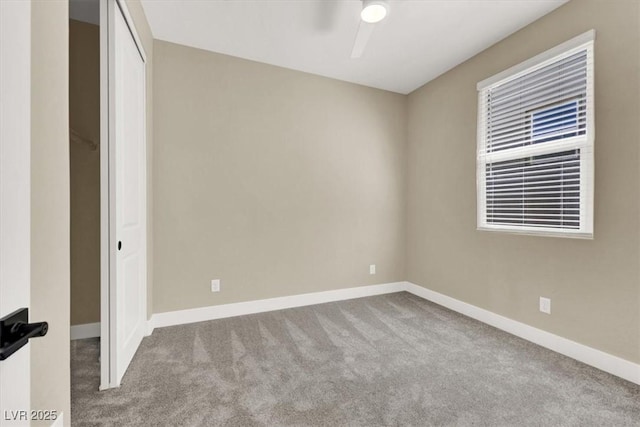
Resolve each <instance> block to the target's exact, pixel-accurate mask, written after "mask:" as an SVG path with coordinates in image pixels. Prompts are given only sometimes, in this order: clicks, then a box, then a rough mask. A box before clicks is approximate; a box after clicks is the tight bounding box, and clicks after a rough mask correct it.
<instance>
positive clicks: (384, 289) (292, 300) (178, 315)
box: [148, 282, 405, 331]
mask: <svg viewBox="0 0 640 427" xmlns="http://www.w3.org/2000/svg"><path fill="white" fill-rule="evenodd" d="M404 288H405V282H395V283H385V284H382V285H369V286H358V287H355V288H347V289H337V290H334V291H324V292H313V293H309V294H301V295H292V296H287V297H279V298H269V299H263V300H255V301H247V302H238V303H234V304H223V305H213V306H209V307H201V308H193V309H188V310H179V311H169V312H165V313H156V314H154V315H153V316H151V319H150V320H149V326H148V328H149V330H150V331H153V329H154V328H162V327H164V326H173V325H183V324H186V323H195V322H204V321H207V320H215V319H222V318H226V317H235V316H243V315H246V314H255V313H263V312H266V311H275V310H283V309H285V308H293V307H303V306H306V305H314V304H322V303H325V302H333V301H342V300H349V299H353V298H362V297H368V296H373V295H382V294H389V293H393V292H401V291H403V290H404Z"/></svg>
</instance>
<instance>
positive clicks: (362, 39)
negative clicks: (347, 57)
mask: <svg viewBox="0 0 640 427" xmlns="http://www.w3.org/2000/svg"><path fill="white" fill-rule="evenodd" d="M374 28H375V24H368V23H366V22H364V21H360V26H359V27H358V33H357V34H356V40H355V42H354V43H353V50H352V51H351V58H354V59H355V58H360V57H361V56H362V54H363V53H364V50H365V48H366V47H367V43H368V42H369V38H371V34H372V33H373V29H374Z"/></svg>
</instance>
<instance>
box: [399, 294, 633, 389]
mask: <svg viewBox="0 0 640 427" xmlns="http://www.w3.org/2000/svg"><path fill="white" fill-rule="evenodd" d="M405 290H406V291H407V292H410V293H412V294H414V295H416V296H419V297H420V298H424V299H426V300H429V301H431V302H434V303H436V304H438V305H441V306H443V307H446V308H448V309H450V310H453V311H456V312H458V313H461V314H464V315H465V316H468V317H471V318H472V319H476V320H478V321H480V322H482V323H486V324H487V325H491V326H493V327H495V328H498V329H501V330H503V331H505V332H508V333H510V334H512V335H515V336H517V337H520V338H523V339H525V340H527V341H530V342H532V343H534V344H538V345H540V346H542V347H545V348H548V349H549V350H553V351H555V352H557V353H560V354H563V355H565V356H567V357H570V358H572V359H575V360H578V361H580V362H582V363H585V364H587V365H590V366H593V367H595V368H598V369H600V370H602V371H605V372H608V373H610V374H612V375H615V376H617V377H620V378H624V379H625V380H627V381H631V382H632V383H635V384H640V365H639V364H636V363H633V362H630V361H628V360H625V359H622V358H620V357H617V356H613V355H611V354H608V353H605V352H603V351H601V350H597V349H595V348H592V347H588V346H586V345H584V344H580V343H577V342H575V341H571V340H569V339H567V338H563V337H561V336H558V335H555V334H552V333H550V332H546V331H543V330H541V329H538V328H534V327H533V326H529V325H526V324H524V323H521V322H518V321H516V320H513V319H509V318H507V317H504V316H501V315H499V314H496V313H493V312H491V311H488V310H485V309H483V308H479V307H476V306H474V305H471V304H468V303H466V302H462V301H460V300H457V299H455V298H451V297H449V296H447V295H444V294H441V293H438V292H435V291H432V290H430V289H427V288H424V287H422V286H418V285H415V284H413V283H410V282H407V283H406V284H405Z"/></svg>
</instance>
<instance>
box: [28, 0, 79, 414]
mask: <svg viewBox="0 0 640 427" xmlns="http://www.w3.org/2000/svg"><path fill="white" fill-rule="evenodd" d="M67 6H68V5H67V2H66V1H44V0H40V1H34V2H33V3H32V9H31V25H32V29H31V312H30V317H31V318H32V319H33V320H36V321H42V320H46V321H47V322H49V332H48V334H47V336H45V337H42V338H38V339H35V340H32V343H31V346H32V347H31V407H32V408H34V409H48V410H56V411H59V412H63V413H64V418H65V424H66V425H69V420H70V416H71V412H70V409H69V398H70V394H69V389H70V387H69V375H70V374H69V283H70V279H69V124H68V123H69V74H68V73H69V56H68V52H69V40H68V33H69V15H68V8H67ZM49 424H50V422H47V423H45V425H49Z"/></svg>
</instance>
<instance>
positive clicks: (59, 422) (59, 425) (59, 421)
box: [51, 412, 64, 427]
mask: <svg viewBox="0 0 640 427" xmlns="http://www.w3.org/2000/svg"><path fill="white" fill-rule="evenodd" d="M63 426H64V412H60V413H59V414H58V418H56V420H55V421H54V422H53V423H52V424H51V427H63Z"/></svg>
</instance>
